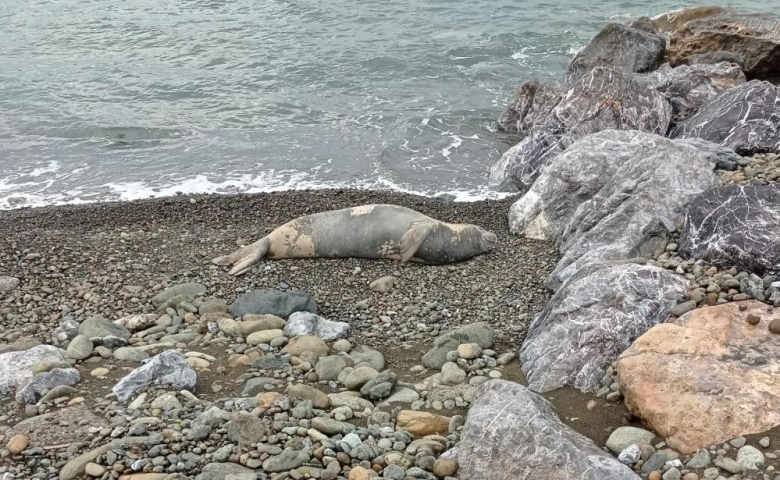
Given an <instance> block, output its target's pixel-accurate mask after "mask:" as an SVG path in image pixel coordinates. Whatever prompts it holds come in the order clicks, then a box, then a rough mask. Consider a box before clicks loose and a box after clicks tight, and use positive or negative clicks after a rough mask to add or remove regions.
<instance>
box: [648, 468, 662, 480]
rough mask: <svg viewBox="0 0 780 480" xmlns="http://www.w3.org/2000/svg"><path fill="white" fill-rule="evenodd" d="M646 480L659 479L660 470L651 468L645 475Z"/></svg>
mask: <svg viewBox="0 0 780 480" xmlns="http://www.w3.org/2000/svg"><path fill="white" fill-rule="evenodd" d="M647 480H661V472H659V471H658V470H653V471H652V472H650V475H648V476H647Z"/></svg>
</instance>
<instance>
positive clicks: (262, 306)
mask: <svg viewBox="0 0 780 480" xmlns="http://www.w3.org/2000/svg"><path fill="white" fill-rule="evenodd" d="M295 312H311V313H317V304H316V303H315V302H314V299H313V298H311V297H310V296H309V295H308V294H306V293H304V292H295V291H293V292H282V291H279V290H255V291H252V292H247V293H245V294H243V295H241V296H240V297H238V298H237V299H236V301H235V302H234V303H233V305H231V306H230V313H232V314H233V316H234V317H243V316H244V315H246V314H248V313H256V314H260V315H265V314H270V315H276V316H277V317H281V318H287V317H289V316H290V315H292V314H293V313H295Z"/></svg>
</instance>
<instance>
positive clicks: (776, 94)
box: [670, 80, 780, 156]
mask: <svg viewBox="0 0 780 480" xmlns="http://www.w3.org/2000/svg"><path fill="white" fill-rule="evenodd" d="M670 136H671V137H672V138H691V137H697V138H701V139H704V140H709V141H710V142H714V143H718V144H720V145H723V146H726V147H728V148H730V149H732V150H734V151H735V152H737V153H739V154H740V155H745V156H750V155H753V154H755V153H764V152H773V153H780V89H778V88H777V87H775V86H774V85H772V84H771V83H768V82H761V81H758V80H752V81H750V82H748V83H745V84H744V85H740V86H739V87H736V88H733V89H731V90H728V91H726V92H724V93H722V94H721V95H719V96H717V97H716V98H715V99H713V100H712V101H711V102H710V103H708V104H707V105H705V106H704V107H702V108H701V109H700V110H699V112H698V113H696V114H695V115H693V116H691V117H690V118H688V119H687V120H685V121H683V122H681V123H679V124H678V125H677V126H676V127H674V129H673V130H672V132H671V135H670Z"/></svg>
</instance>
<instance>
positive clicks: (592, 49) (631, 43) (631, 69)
mask: <svg viewBox="0 0 780 480" xmlns="http://www.w3.org/2000/svg"><path fill="white" fill-rule="evenodd" d="M665 51H666V39H665V38H664V37H662V36H660V35H655V34H653V33H648V32H646V31H643V30H639V29H637V28H632V27H629V26H627V25H623V24H620V23H609V24H607V26H606V27H604V28H603V29H602V30H601V31H600V32H599V33H598V34H597V35H596V36H595V37H593V40H591V41H590V43H589V44H588V45H587V46H586V47H585V48H583V49H582V50H580V52H579V53H577V55H576V56H575V57H574V59H572V61H571V63H570V64H569V73H570V74H571V75H573V76H575V77H578V76H580V75H584V74H586V73H588V72H589V71H590V70H592V69H594V68H596V67H609V68H612V69H614V70H618V71H620V72H622V73H624V74H630V73H642V72H650V71H652V70H655V69H656V68H658V67H659V66H660V65H661V63H663V59H664V52H665Z"/></svg>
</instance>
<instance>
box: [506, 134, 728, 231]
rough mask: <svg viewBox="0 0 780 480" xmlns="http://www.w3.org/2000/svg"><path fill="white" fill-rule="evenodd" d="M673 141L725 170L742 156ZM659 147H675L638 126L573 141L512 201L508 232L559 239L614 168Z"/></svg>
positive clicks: (700, 144)
mask: <svg viewBox="0 0 780 480" xmlns="http://www.w3.org/2000/svg"><path fill="white" fill-rule="evenodd" d="M678 143H679V144H683V145H689V146H694V147H696V149H697V150H698V151H699V153H700V154H701V155H703V156H704V158H706V159H707V160H708V161H709V162H710V163H713V164H715V165H723V166H729V167H731V168H729V169H733V168H736V164H737V162H738V161H739V160H740V159H741V158H742V157H740V156H739V155H737V154H736V153H734V152H733V151H732V150H729V149H727V148H725V147H721V146H719V145H716V144H714V143H711V142H707V141H704V140H694V139H686V140H679V141H678ZM659 145H661V146H662V147H665V148H666V151H668V152H670V153H671V152H673V149H675V148H676V147H675V144H673V143H670V142H669V140H668V139H665V138H664V137H661V136H659V135H655V134H652V133H645V132H640V131H637V130H604V131H601V132H598V133H594V134H592V135H588V136H586V137H583V138H581V139H579V140H577V141H576V142H574V143H573V144H572V145H571V146H570V147H569V148H568V149H567V150H566V151H565V152H563V153H562V154H560V155H558V156H557V157H556V158H555V159H554V160H553V161H552V162H551V163H550V165H549V167H548V168H547V169H546V170H545V172H544V173H542V174H541V175H540V176H539V178H537V179H536V181H535V182H534V184H533V185H532V186H531V188H530V189H529V190H528V191H527V192H526V194H525V195H523V196H522V197H521V198H520V199H519V200H518V201H517V202H515V203H514V204H513V205H512V207H511V208H510V210H509V228H510V230H511V231H512V233H516V234H522V235H525V236H527V237H529V238H535V239H539V240H551V241H557V240H559V239H560V237H561V235H562V233H563V231H564V229H565V228H566V225H567V224H568V223H569V222H570V221H571V218H572V216H573V215H574V212H575V210H576V209H577V207H579V206H580V205H581V204H582V203H585V202H586V201H588V200H590V199H592V198H593V197H594V196H595V195H596V194H597V193H598V192H599V191H600V190H601V189H602V188H603V187H604V185H606V184H607V182H608V181H609V180H610V179H611V177H612V175H613V174H614V173H615V172H616V171H617V169H618V167H620V166H621V165H623V164H625V163H626V162H628V161H632V160H633V159H634V158H635V157H639V156H642V155H646V154H647V153H648V152H653V151H655V150H656V149H657V148H659Z"/></svg>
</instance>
